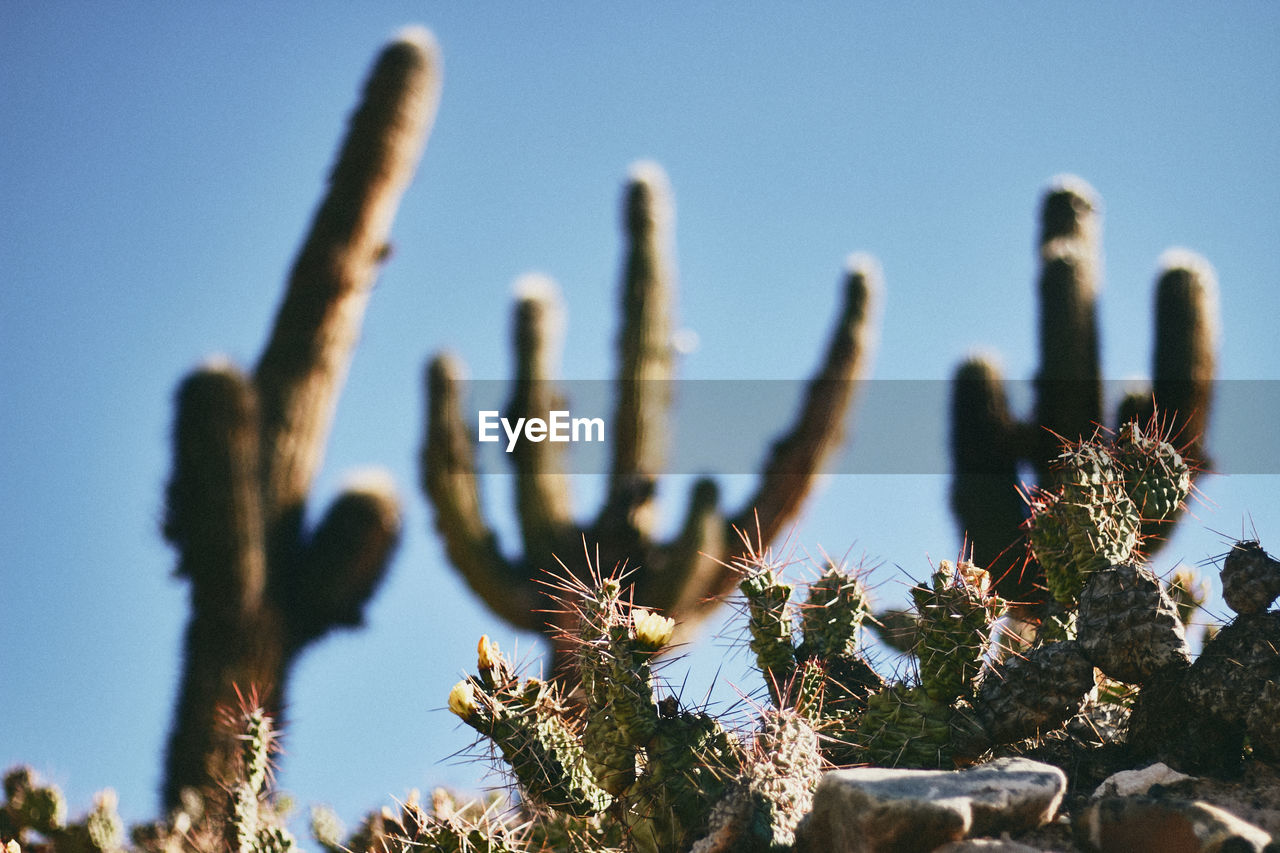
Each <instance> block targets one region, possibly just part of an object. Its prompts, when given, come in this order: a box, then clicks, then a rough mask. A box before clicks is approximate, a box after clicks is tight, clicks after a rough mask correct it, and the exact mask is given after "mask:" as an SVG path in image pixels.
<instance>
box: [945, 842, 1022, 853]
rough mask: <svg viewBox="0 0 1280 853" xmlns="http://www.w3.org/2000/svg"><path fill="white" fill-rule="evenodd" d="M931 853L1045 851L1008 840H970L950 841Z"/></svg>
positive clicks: (1020, 852)
mask: <svg viewBox="0 0 1280 853" xmlns="http://www.w3.org/2000/svg"><path fill="white" fill-rule="evenodd" d="M933 853H1045V851H1044V850H1043V849H1042V848H1040V847H1028V846H1027V845H1025V844H1019V843H1018V842H1017V841H1009V840H1008V839H998V838H971V839H968V840H967V841H952V842H950V843H948V844H944V845H942V846H941V847H939V848H937V849H936V850H934V851H933Z"/></svg>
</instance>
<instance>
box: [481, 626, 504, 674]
mask: <svg viewBox="0 0 1280 853" xmlns="http://www.w3.org/2000/svg"><path fill="white" fill-rule="evenodd" d="M498 655H499V652H498V644H497V643H494V642H491V641H490V640H489V635H488V634H481V635H480V642H479V643H478V644H477V645H476V656H477V658H478V664H477V665H478V666H479V667H480V669H485V670H491V669H493V668H494V667H495V666H497V665H498Z"/></svg>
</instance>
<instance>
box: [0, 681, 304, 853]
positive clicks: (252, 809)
mask: <svg viewBox="0 0 1280 853" xmlns="http://www.w3.org/2000/svg"><path fill="white" fill-rule="evenodd" d="M223 717H224V719H223V723H224V725H225V726H226V727H227V729H228V731H227V734H228V736H229V737H231V738H232V739H233V740H235V742H236V743H237V745H238V746H239V751H238V754H237V756H236V760H235V761H234V762H233V763H232V764H231V765H229V770H230V771H231V772H230V775H229V776H228V777H227V778H224V779H220V780H218V782H217V784H213V785H210V786H209V787H208V788H207V789H205V790H199V791H198V790H196V789H194V788H188V789H186V790H184V791H183V792H182V796H181V798H180V804H179V805H178V806H175V807H174V808H173V809H171V810H170V812H169V814H168V815H167V816H166V817H165V818H164V819H162V820H157V821H153V822H150V823H144V824H139V825H136V826H134V827H133V828H132V830H131V831H128V832H126V829H125V824H124V821H123V820H122V819H121V818H120V815H119V813H118V812H117V810H116V794H115V791H113V790H111V789H109V788H108V789H106V790H104V791H102V792H101V793H99V794H98V795H97V797H96V798H95V800H94V806H93V808H92V809H91V810H90V811H89V812H88V813H87V814H86V815H84V816H83V817H82V818H81V819H80V820H78V821H75V822H68V821H67V816H66V813H67V807H66V803H65V801H64V800H63V797H62V792H61V791H59V790H58V788H57V787H56V786H54V785H48V784H44V783H42V782H41V781H40V780H39V779H38V778H37V777H36V775H35V774H34V773H33V772H32V771H31V770H30V769H29V768H26V767H18V768H15V769H13V770H10V771H9V772H8V773H7V774H5V777H4V794H5V802H4V803H3V804H0V850H4V853H17V851H19V850H25V851H28V853H126V851H136V853H228V851H230V853H288V851H292V850H296V849H297V845H296V843H295V841H294V838H293V836H292V834H290V832H289V830H288V829H287V828H286V826H285V820H286V818H287V812H288V802H287V800H285V799H284V798H278V797H276V796H274V795H273V794H272V793H271V791H270V787H271V775H272V774H271V758H272V755H273V754H275V753H276V752H277V751H278V749H279V746H278V739H279V734H278V732H277V731H276V729H275V724H274V721H273V720H272V718H271V716H270V715H269V714H267V713H266V712H265V711H264V709H263V707H262V704H261V703H260V702H259V701H258V695H257V694H256V693H254V692H250V693H249V694H248V695H247V697H242V698H241V702H240V706H239V707H238V708H236V709H235V710H231V709H224V713H223ZM7 843H8V844H9V846H8V847H7V848H6V847H4V846H3V845H5V844H7Z"/></svg>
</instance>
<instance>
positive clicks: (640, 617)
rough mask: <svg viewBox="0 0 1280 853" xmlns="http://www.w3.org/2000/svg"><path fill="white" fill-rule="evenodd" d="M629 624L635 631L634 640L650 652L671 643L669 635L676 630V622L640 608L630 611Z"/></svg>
mask: <svg viewBox="0 0 1280 853" xmlns="http://www.w3.org/2000/svg"><path fill="white" fill-rule="evenodd" d="M631 623H632V624H633V625H634V626H635V629H636V640H637V641H639V643H640V645H641V646H642V647H644V648H645V649H647V650H648V651H652V652H656V651H657V650H658V649H660V648H662V647H663V646H665V645H666V644H667V643H669V642H671V635H672V634H673V633H675V630H676V620H674V619H668V618H667V617H665V616H661V615H659V614H657V613H654V612H653V611H652V610H645V609H644V608H642V607H637V608H636V609H635V610H634V611H632V613H631Z"/></svg>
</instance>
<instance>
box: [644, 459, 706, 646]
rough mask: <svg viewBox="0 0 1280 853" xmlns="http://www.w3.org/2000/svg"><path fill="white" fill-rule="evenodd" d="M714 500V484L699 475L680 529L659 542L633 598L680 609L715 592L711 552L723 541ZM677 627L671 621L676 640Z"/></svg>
mask: <svg viewBox="0 0 1280 853" xmlns="http://www.w3.org/2000/svg"><path fill="white" fill-rule="evenodd" d="M719 502H720V488H719V486H717V485H716V483H715V481H714V480H711V479H709V478H705V477H704V478H702V479H699V480H698V482H697V483H695V484H694V486H693V490H692V492H690V495H689V506H688V509H686V511H685V516H684V521H683V522H682V524H681V526H680V532H679V533H678V534H677V535H676V536H675V538H673V539H672V540H671V541H670V542H668V543H667V544H666V545H663V546H662V548H661V550H660V556H659V559H658V560H656V561H655V564H654V566H653V568H652V569H651V570H650V571H649V572H646V573H644V574H643V575H641V577H640V578H638V579H637V587H638V589H637V597H638V598H639V600H641V601H644V602H647V603H648V604H649V606H651V607H654V608H657V609H658V610H662V611H664V612H667V611H669V612H672V613H680V614H686V613H693V612H696V611H697V610H698V609H699V608H700V607H703V606H704V605H705V603H706V602H707V599H708V598H709V597H711V596H713V595H714V594H715V592H714V590H715V579H716V578H717V577H718V576H719V573H720V569H721V567H720V566H719V564H718V563H716V560H715V559H714V558H713V557H712V556H711V555H715V554H723V553H724V551H725V544H726V542H725V539H724V536H725V523H724V518H723V517H722V516H721V514H720V510H719ZM685 618H690V621H693V620H692V618H691V617H685ZM683 628H684V623H678V624H677V625H676V632H677V635H678V637H679V638H680V640H677V642H679V641H681V640H683V639H684V636H685V634H684V631H683V630H682V629H683Z"/></svg>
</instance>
